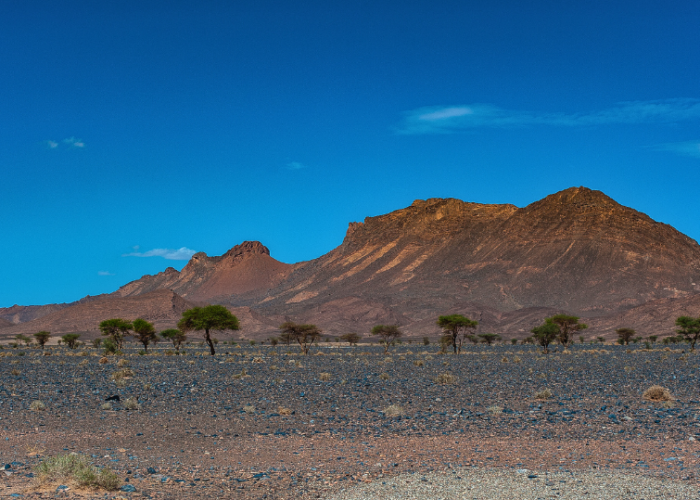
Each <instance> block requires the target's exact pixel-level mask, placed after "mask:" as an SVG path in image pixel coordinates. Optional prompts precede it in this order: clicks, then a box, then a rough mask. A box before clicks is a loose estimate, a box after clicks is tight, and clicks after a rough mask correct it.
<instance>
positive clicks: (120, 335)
mask: <svg viewBox="0 0 700 500" xmlns="http://www.w3.org/2000/svg"><path fill="white" fill-rule="evenodd" d="M133 328H134V325H132V324H131V322H129V321H126V320H123V319H121V318H112V319H106V320H104V321H103V322H101V323H100V331H101V332H102V335H104V336H105V337H109V338H110V339H112V342H114V344H115V346H116V347H117V349H119V350H120V351H121V349H122V347H123V346H124V337H126V336H127V335H129V332H130V331H131V330H132V329H133Z"/></svg>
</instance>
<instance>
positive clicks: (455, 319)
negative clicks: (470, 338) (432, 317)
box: [437, 314, 479, 354]
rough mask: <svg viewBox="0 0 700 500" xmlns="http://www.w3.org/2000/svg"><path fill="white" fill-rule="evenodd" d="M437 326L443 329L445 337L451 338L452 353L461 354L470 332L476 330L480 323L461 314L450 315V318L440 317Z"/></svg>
mask: <svg viewBox="0 0 700 500" xmlns="http://www.w3.org/2000/svg"><path fill="white" fill-rule="evenodd" d="M437 324H438V326H439V327H440V328H442V331H443V334H444V335H445V337H447V336H449V337H450V343H451V344H452V351H453V352H454V353H455V354H459V353H460V352H462V342H463V341H464V339H465V338H466V337H467V334H468V332H469V330H471V329H474V328H476V327H477V326H478V325H479V322H478V321H474V320H471V319H469V318H467V317H465V316H462V315H461V314H450V315H449V316H440V317H439V318H438V320H437Z"/></svg>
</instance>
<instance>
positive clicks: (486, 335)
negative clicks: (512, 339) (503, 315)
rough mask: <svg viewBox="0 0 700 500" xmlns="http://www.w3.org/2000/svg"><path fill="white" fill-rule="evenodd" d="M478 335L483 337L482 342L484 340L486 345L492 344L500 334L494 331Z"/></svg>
mask: <svg viewBox="0 0 700 500" xmlns="http://www.w3.org/2000/svg"><path fill="white" fill-rule="evenodd" d="M479 337H481V338H482V339H484V342H486V344H488V345H491V344H493V343H494V342H496V341H497V340H499V339H500V338H501V336H500V335H498V334H495V333H480V334H479Z"/></svg>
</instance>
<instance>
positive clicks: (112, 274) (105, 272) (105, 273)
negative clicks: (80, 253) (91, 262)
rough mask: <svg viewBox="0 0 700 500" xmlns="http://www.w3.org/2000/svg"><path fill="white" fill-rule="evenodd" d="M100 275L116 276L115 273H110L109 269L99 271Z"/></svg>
mask: <svg viewBox="0 0 700 500" xmlns="http://www.w3.org/2000/svg"><path fill="white" fill-rule="evenodd" d="M97 275H98V276H114V273H110V272H109V271H97Z"/></svg>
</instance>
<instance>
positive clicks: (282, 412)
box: [277, 406, 294, 415]
mask: <svg viewBox="0 0 700 500" xmlns="http://www.w3.org/2000/svg"><path fill="white" fill-rule="evenodd" d="M277 413H279V414H280V415H291V414H292V413H294V412H293V411H292V410H290V409H289V408H285V407H284V406H280V407H279V408H277Z"/></svg>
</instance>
